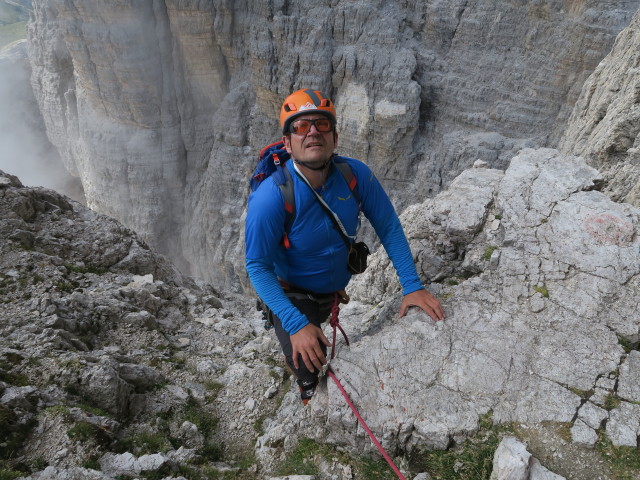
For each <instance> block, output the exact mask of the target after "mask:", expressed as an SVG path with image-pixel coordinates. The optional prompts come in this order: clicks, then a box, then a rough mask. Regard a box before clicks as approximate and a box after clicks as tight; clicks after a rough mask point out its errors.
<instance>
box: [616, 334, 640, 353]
mask: <svg viewBox="0 0 640 480" xmlns="http://www.w3.org/2000/svg"><path fill="white" fill-rule="evenodd" d="M618 343H619V344H620V346H621V347H622V348H623V349H624V351H625V353H631V351H632V350H638V347H639V346H640V345H639V343H638V342H632V341H631V340H629V339H627V338H624V337H622V336H620V335H618Z"/></svg>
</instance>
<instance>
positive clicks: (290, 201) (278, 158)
mask: <svg viewBox="0 0 640 480" xmlns="http://www.w3.org/2000/svg"><path fill="white" fill-rule="evenodd" d="M290 158H291V155H289V152H287V150H286V149H285V148H284V143H283V142H282V141H278V142H274V143H272V144H270V145H267V146H266V147H264V148H263V149H262V150H260V154H259V155H258V164H257V165H256V168H255V170H254V171H253V175H251V179H250V180H249V185H250V187H251V191H252V192H253V191H255V190H256V189H257V188H258V187H259V186H260V185H261V184H262V182H263V181H264V180H265V179H267V178H269V177H271V176H272V177H273V180H274V182H275V183H276V185H278V188H280V192H281V193H282V198H283V199H284V210H285V216H286V217H285V224H284V237H283V238H282V243H283V245H284V246H285V248H289V247H291V243H290V242H289V237H288V235H287V232H290V231H291V226H292V225H293V222H294V220H295V218H296V202H295V198H294V196H293V179H292V178H291V173H290V172H289V170H288V169H287V168H286V167H285V166H284V164H285V162H286V161H287V160H289V159H290ZM333 163H334V165H335V166H336V167H337V168H338V171H339V172H340V173H341V174H342V176H343V177H344V179H345V181H346V182H347V185H348V186H349V190H351V193H352V195H353V198H354V199H355V201H356V202H357V204H358V206H360V197H359V195H358V190H357V188H356V187H357V185H358V180H357V179H356V176H355V175H354V174H353V171H352V170H351V167H350V166H349V164H348V163H347V162H346V161H345V160H344V158H342V157H339V156H338V155H334V156H333Z"/></svg>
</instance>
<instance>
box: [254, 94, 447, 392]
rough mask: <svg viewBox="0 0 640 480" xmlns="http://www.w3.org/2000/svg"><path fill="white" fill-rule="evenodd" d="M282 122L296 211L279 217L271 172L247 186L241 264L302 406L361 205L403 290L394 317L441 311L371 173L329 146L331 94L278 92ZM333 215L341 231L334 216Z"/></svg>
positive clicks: (320, 359)
mask: <svg viewBox="0 0 640 480" xmlns="http://www.w3.org/2000/svg"><path fill="white" fill-rule="evenodd" d="M280 126H281V127H282V134H283V137H282V141H283V142H284V148H286V151H287V152H288V153H289V154H290V155H291V159H292V160H293V161H288V162H286V163H285V164H284V166H283V168H286V169H288V173H289V174H290V176H288V178H289V181H291V182H292V185H293V192H294V194H293V195H294V199H295V202H294V203H295V209H296V216H295V220H294V221H293V223H292V224H291V225H286V224H287V222H286V218H287V212H286V209H285V202H284V201H283V193H282V190H281V186H279V185H278V184H277V182H276V181H275V180H274V178H273V177H274V176H273V175H272V176H271V177H269V178H267V179H266V180H264V181H263V182H262V184H261V186H260V187H259V188H257V189H256V190H255V191H253V192H252V193H251V195H250V196H249V203H248V212H247V217H246V229H245V230H246V232H245V243H246V268H247V272H248V274H249V278H250V280H251V283H252V284H253V286H254V288H255V290H256V293H257V294H258V296H259V297H260V299H261V300H262V302H263V303H264V304H265V305H266V307H267V309H268V312H269V315H270V317H269V318H270V319H271V320H272V322H273V326H274V327H275V332H276V335H277V337H278V340H279V342H280V345H281V347H282V350H283V353H284V355H285V358H286V362H287V365H288V366H289V368H290V369H291V370H292V372H293V373H294V375H295V376H296V378H297V383H298V385H299V387H300V392H301V399H302V400H303V403H304V404H305V405H306V403H307V401H308V400H309V399H310V398H311V397H312V396H313V394H314V392H315V387H316V385H317V382H318V373H319V372H320V371H321V369H322V366H323V365H324V364H326V362H327V360H326V354H327V353H326V352H327V346H330V343H329V340H328V339H327V338H326V336H325V335H324V333H323V331H322V329H321V324H322V323H323V322H324V321H325V320H326V319H327V317H328V315H329V313H330V312H331V308H332V305H333V300H334V294H335V293H336V292H338V293H339V294H340V297H339V298H340V301H341V303H346V302H348V301H349V297H348V296H347V294H346V293H345V291H344V289H345V288H346V286H347V284H348V283H349V280H350V279H351V275H352V273H351V272H350V271H349V270H348V268H347V259H348V243H349V242H347V241H345V238H346V236H345V233H346V235H348V238H349V240H350V241H353V239H354V238H355V234H356V230H357V228H358V226H359V212H360V210H362V212H364V214H365V216H366V217H367V218H368V219H369V221H370V222H371V224H372V225H373V227H374V229H375V232H376V234H377V235H378V237H379V238H380V240H381V242H382V245H383V246H384V248H385V250H386V252H387V254H388V255H389V257H390V258H391V260H392V262H393V265H394V267H395V269H396V272H397V274H398V276H399V278H400V283H401V285H402V289H403V295H404V297H403V299H402V303H401V305H400V312H399V315H400V316H401V317H402V316H404V315H405V314H406V312H407V310H408V309H409V307H412V306H415V307H418V308H420V309H422V310H423V311H424V312H426V313H427V314H428V315H429V316H430V317H431V318H432V319H433V320H435V321H438V320H443V319H444V318H445V314H444V311H443V309H442V306H441V305H440V302H439V301H438V299H437V298H436V297H435V296H433V295H432V294H431V293H429V292H428V291H426V290H425V289H424V287H423V286H422V283H421V281H420V278H419V277H418V274H417V272H416V268H415V265H414V263H413V257H412V255H411V251H410V249H409V244H408V242H407V239H406V237H405V234H404V232H403V230H402V226H401V225H400V221H399V219H398V216H397V214H396V212H395V210H394V208H393V205H392V204H391V202H390V200H389V198H388V196H387V194H386V193H385V191H384V190H383V188H382V186H381V185H380V183H379V182H378V180H377V178H376V177H375V176H374V175H373V173H372V172H371V170H370V169H369V168H368V167H367V166H366V165H365V164H364V163H362V162H361V161H359V160H355V159H351V158H346V157H338V156H337V155H335V154H334V150H335V148H336V146H337V143H338V133H337V131H336V109H335V107H334V104H333V102H332V101H331V100H330V99H328V98H327V97H325V96H324V95H323V94H322V93H321V92H320V91H318V90H311V89H306V90H298V91H296V92H294V93H292V94H291V95H289V96H288V97H287V98H286V99H285V100H284V102H283V104H282V107H281V110H280ZM337 162H343V163H346V164H347V165H348V167H350V170H351V171H352V172H353V175H352V176H355V179H354V182H353V184H352V185H351V187H353V186H354V185H355V190H353V191H352V190H350V185H348V184H347V181H345V180H346V178H345V177H344V174H341V173H340V172H339V171H338V170H339V169H338V168H336V165H337ZM314 191H315V192H317V194H319V195H316V193H314ZM318 197H321V199H322V200H324V202H326V205H325V206H326V207H328V209H327V208H325V206H323V205H322V204H321V200H319V198H318ZM359 203H360V204H359ZM331 211H332V212H331ZM332 213H335V214H336V215H337V217H338V219H339V221H340V223H341V224H342V229H343V233H340V230H341V228H340V226H339V225H337V223H338V222H336V220H335V219H333V220H332V219H331V217H330V215H331V214H332ZM345 231H346V232H345ZM285 240H286V241H285Z"/></svg>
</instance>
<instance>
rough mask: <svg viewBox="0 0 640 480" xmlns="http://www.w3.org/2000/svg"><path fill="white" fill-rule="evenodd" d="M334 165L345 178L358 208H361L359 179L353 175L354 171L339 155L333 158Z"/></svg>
mask: <svg viewBox="0 0 640 480" xmlns="http://www.w3.org/2000/svg"><path fill="white" fill-rule="evenodd" d="M333 164H334V165H335V166H336V168H337V169H338V171H339V172H340V173H341V174H342V176H343V177H344V180H345V181H346V182H347V185H348V186H349V190H351V193H352V194H353V198H355V200H356V203H357V204H358V206H360V195H358V188H357V187H358V179H357V178H356V176H355V174H354V173H353V170H351V167H350V166H349V164H348V163H347V162H346V160H345V159H344V158H342V157H339V156H337V155H336V156H335V157H333Z"/></svg>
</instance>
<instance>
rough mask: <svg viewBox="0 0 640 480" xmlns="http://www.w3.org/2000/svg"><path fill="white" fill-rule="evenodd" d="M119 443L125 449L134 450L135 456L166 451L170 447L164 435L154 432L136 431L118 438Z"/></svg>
mask: <svg viewBox="0 0 640 480" xmlns="http://www.w3.org/2000/svg"><path fill="white" fill-rule="evenodd" d="M119 444H120V447H121V448H123V449H124V450H125V451H129V452H134V453H135V454H136V455H137V456H140V455H150V454H154V453H158V452H161V453H166V452H168V451H169V450H170V449H171V447H172V446H171V443H170V442H169V439H168V438H167V437H166V436H165V435H163V434H162V433H154V432H140V433H136V434H135V435H132V436H130V437H126V438H124V439H122V440H120V442H119Z"/></svg>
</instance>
